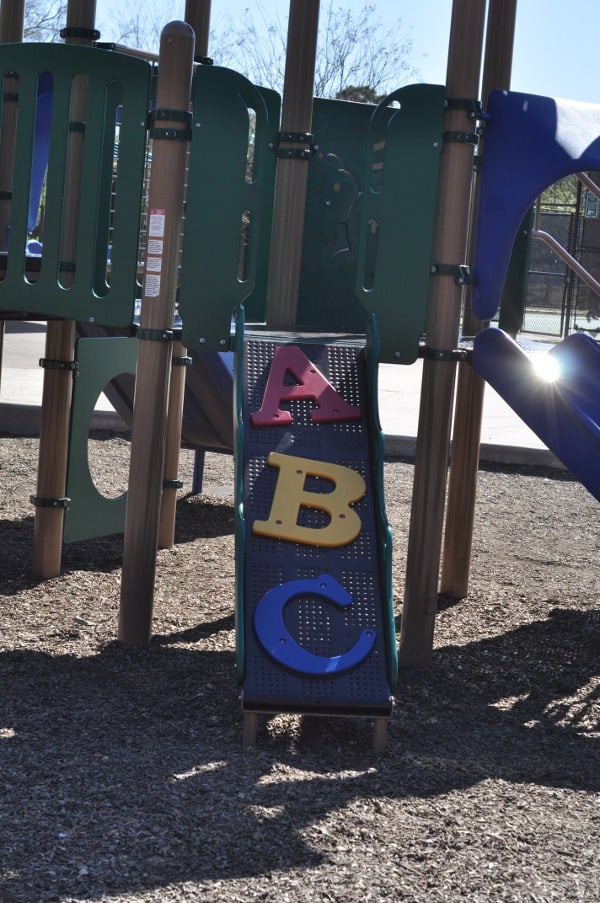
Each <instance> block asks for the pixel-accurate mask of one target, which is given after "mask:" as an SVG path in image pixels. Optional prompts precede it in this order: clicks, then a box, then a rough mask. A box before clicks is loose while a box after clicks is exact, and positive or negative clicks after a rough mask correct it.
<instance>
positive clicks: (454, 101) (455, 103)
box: [444, 97, 484, 119]
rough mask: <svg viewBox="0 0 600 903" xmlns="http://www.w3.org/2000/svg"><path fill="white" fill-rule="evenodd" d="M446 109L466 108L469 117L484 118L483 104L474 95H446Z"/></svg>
mask: <svg viewBox="0 0 600 903" xmlns="http://www.w3.org/2000/svg"><path fill="white" fill-rule="evenodd" d="M444 109H445V110H464V111H465V113H466V114H467V116H468V117H469V119H483V118H484V113H483V105H482V103H481V101H480V100H476V99H475V98H473V97H446V98H445V99H444Z"/></svg>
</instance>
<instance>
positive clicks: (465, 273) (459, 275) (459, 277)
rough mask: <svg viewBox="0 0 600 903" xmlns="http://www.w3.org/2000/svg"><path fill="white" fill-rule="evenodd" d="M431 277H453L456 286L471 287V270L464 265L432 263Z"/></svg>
mask: <svg viewBox="0 0 600 903" xmlns="http://www.w3.org/2000/svg"><path fill="white" fill-rule="evenodd" d="M430 272H431V275H432V276H454V279H455V281H456V284H457V285H471V284H472V281H473V280H472V279H471V268H470V267H469V266H468V265H467V264H466V263H458V264H455V263H432V264H431V268H430Z"/></svg>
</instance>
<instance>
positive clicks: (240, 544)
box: [233, 305, 246, 684]
mask: <svg viewBox="0 0 600 903" xmlns="http://www.w3.org/2000/svg"><path fill="white" fill-rule="evenodd" d="M244 328H245V324H244V308H243V306H242V305H240V307H239V308H238V309H237V311H236V312H235V337H234V339H235V347H234V367H233V417H234V444H235V454H234V463H235V478H234V480H235V485H234V491H235V635H236V650H237V655H236V679H237V681H238V683H240V684H241V683H243V680H244V675H245V673H246V646H245V639H244V637H245V614H244V574H245V571H246V567H245V565H246V562H245V552H244V549H245V547H246V522H245V520H244V418H243V416H242V406H243V392H244Z"/></svg>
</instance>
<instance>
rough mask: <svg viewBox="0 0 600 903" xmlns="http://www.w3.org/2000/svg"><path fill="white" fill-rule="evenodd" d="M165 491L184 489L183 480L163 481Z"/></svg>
mask: <svg viewBox="0 0 600 903" xmlns="http://www.w3.org/2000/svg"><path fill="white" fill-rule="evenodd" d="M163 489H183V480H163Z"/></svg>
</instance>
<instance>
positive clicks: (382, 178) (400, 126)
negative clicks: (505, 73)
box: [356, 85, 445, 364]
mask: <svg viewBox="0 0 600 903" xmlns="http://www.w3.org/2000/svg"><path fill="white" fill-rule="evenodd" d="M444 97H445V88H444V87H443V86H441V85H409V86H408V87H405V88H401V89H400V90H398V91H396V92H395V93H394V94H392V95H390V97H388V98H386V100H385V101H383V103H382V104H381V105H380V106H379V107H378V108H377V109H376V110H375V112H374V113H373V118H372V120H371V125H370V137H369V150H368V154H367V170H366V171H367V179H366V186H365V193H364V197H363V199H362V210H361V225H360V244H359V255H358V269H357V280H356V291H357V295H358V297H359V298H360V300H361V301H362V303H363V304H364V306H365V307H366V308H367V309H368V310H369V311H372V312H373V313H374V314H375V315H376V318H377V325H378V328H379V335H380V342H381V360H382V361H385V362H392V363H404V364H409V363H412V362H413V361H414V360H415V359H416V357H417V353H418V345H419V338H420V337H421V336H422V334H423V333H424V331H425V325H426V318H427V304H428V297H429V281H430V269H431V264H432V258H431V254H432V244H433V232H434V222H435V214H436V199H437V182H438V170H439V158H440V151H441V146H442V141H441V134H442V128H443V114H444ZM392 100H395V101H397V102H398V103H399V104H400V108H399V109H398V110H396V111H393V115H392V117H391V118H390V116H389V106H388V104H389V103H390V102H391V101H392Z"/></svg>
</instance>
